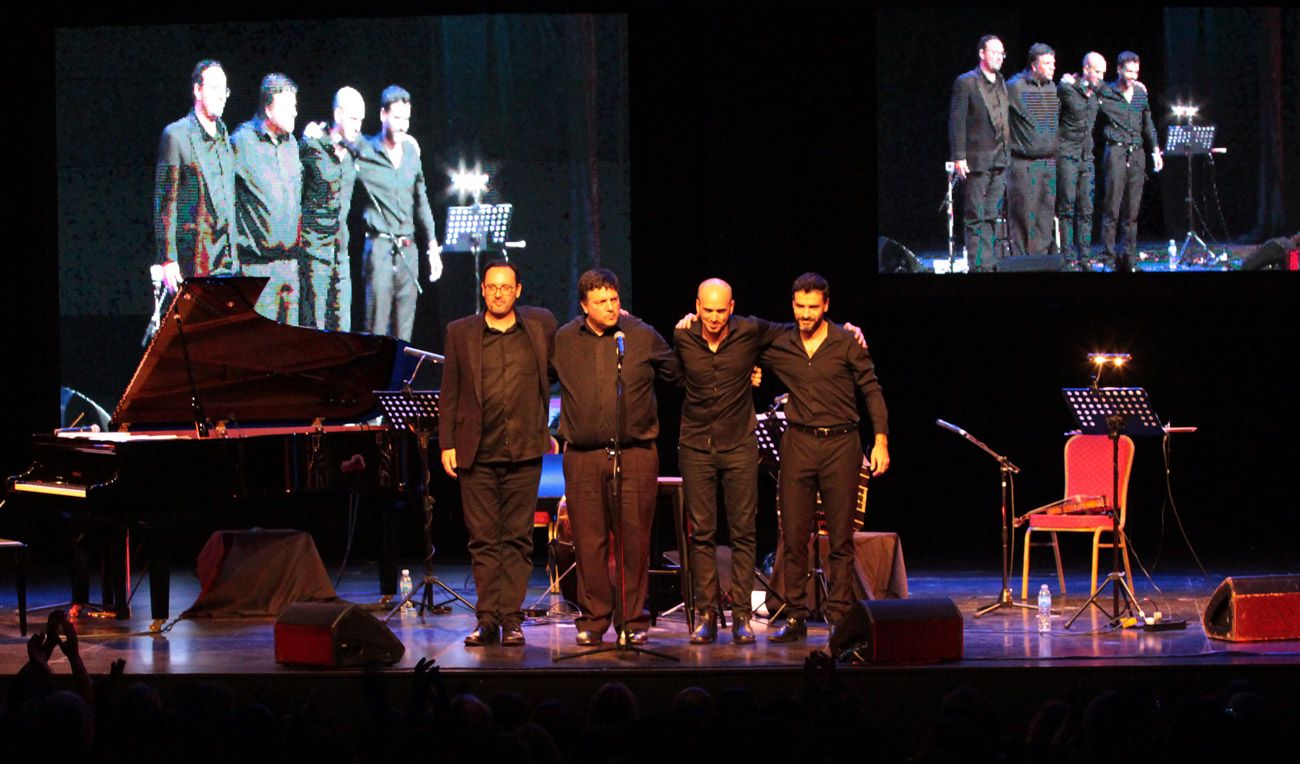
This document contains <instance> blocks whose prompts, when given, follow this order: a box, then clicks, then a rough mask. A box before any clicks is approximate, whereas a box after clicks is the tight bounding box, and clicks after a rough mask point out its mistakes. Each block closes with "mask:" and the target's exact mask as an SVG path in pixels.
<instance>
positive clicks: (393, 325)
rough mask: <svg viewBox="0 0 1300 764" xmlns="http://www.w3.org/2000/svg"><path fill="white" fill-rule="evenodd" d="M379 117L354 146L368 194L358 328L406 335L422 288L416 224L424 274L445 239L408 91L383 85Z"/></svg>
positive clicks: (433, 274) (436, 263)
mask: <svg viewBox="0 0 1300 764" xmlns="http://www.w3.org/2000/svg"><path fill="white" fill-rule="evenodd" d="M379 119H380V122H382V123H383V129H382V130H380V132H379V134H378V135H375V136H373V137H367V138H366V139H364V140H363V141H361V144H360V151H359V152H358V154H357V176H358V177H359V178H360V179H361V184H362V186H363V187H364V188H365V190H366V197H367V202H366V212H365V217H366V248H365V253H364V254H363V255H362V265H361V270H362V278H363V279H364V280H365V285H366V287H365V289H366V297H365V299H366V307H365V322H364V325H363V326H362V330H363V331H366V332H370V333H372V334H388V335H392V336H394V337H396V338H398V339H399V340H408V341H409V340H410V339H411V331H412V329H413V328H414V326H415V301H416V298H417V297H418V296H419V292H420V285H419V281H420V278H419V277H420V274H419V269H420V263H419V259H418V256H417V254H416V246H415V244H416V242H415V235H416V229H417V228H418V229H419V232H420V234H421V236H423V237H424V239H425V241H426V242H427V243H426V245H425V254H426V256H427V257H428V260H429V281H437V280H438V277H439V276H441V275H442V256H441V253H442V247H440V246H438V238H437V234H436V231H435V229H434V223H433V210H432V209H431V208H430V207H429V193H428V190H427V189H426V188H425V185H424V167H423V165H422V164H421V162H420V144H418V143H416V141H415V139H414V138H412V137H411V136H410V135H409V134H408V132H407V131H408V130H410V129H411V94H410V93H408V92H407V91H406V90H405V89H403V88H401V87H398V86H397V85H389V86H388V87H386V88H384V92H383V93H382V94H381V95H380V100H379Z"/></svg>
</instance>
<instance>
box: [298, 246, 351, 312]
mask: <svg viewBox="0 0 1300 764" xmlns="http://www.w3.org/2000/svg"><path fill="white" fill-rule="evenodd" d="M334 249H335V248H334V246H332V245H326V246H323V247H306V248H305V251H304V254H303V258H302V266H301V271H300V274H299V278H300V280H301V282H302V289H301V292H302V299H301V300H300V301H299V305H298V320H299V323H300V325H302V326H314V327H316V328H317V329H328V330H330V331H338V332H350V331H352V262H351V258H349V257H348V253H346V252H344V253H342V254H341V256H339V257H338V258H337V259H336V258H335V254H334Z"/></svg>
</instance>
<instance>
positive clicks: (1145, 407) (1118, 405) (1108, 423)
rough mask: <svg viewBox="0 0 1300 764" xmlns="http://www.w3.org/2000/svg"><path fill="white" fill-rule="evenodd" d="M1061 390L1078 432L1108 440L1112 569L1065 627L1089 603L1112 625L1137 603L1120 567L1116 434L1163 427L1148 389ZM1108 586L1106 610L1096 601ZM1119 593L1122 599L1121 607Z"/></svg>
mask: <svg viewBox="0 0 1300 764" xmlns="http://www.w3.org/2000/svg"><path fill="white" fill-rule="evenodd" d="M1061 392H1062V393H1063V394H1064V395H1065V403H1066V405H1067V406H1069V408H1070V413H1071V414H1073V415H1074V421H1075V424H1077V425H1078V426H1079V431H1080V432H1082V433H1083V434H1085V435H1105V436H1106V437H1108V438H1110V442H1111V495H1110V517H1111V570H1110V573H1108V574H1106V582H1105V583H1104V584H1102V585H1101V586H1099V587H1097V591H1095V592H1093V593H1092V596H1091V597H1089V598H1088V601H1087V602H1085V603H1083V605H1081V606H1080V607H1079V610H1078V612H1076V613H1075V614H1074V615H1073V616H1071V617H1070V620H1069V621H1067V622H1066V624H1065V628H1066V629H1069V628H1070V626H1072V625H1073V624H1074V622H1075V621H1076V620H1078V618H1079V616H1081V615H1083V611H1085V610H1087V609H1088V606H1089V605H1093V606H1095V607H1096V608H1097V609H1098V610H1100V611H1101V612H1102V614H1104V615H1105V616H1107V617H1108V618H1109V619H1110V622H1111V625H1112V626H1113V625H1115V624H1117V623H1119V622H1120V620H1121V618H1122V616H1123V615H1124V614H1126V613H1127V614H1128V615H1130V616H1131V615H1132V613H1133V608H1134V607H1135V606H1137V605H1138V601H1137V595H1135V594H1134V593H1133V586H1132V584H1131V583H1130V582H1129V581H1128V579H1127V578H1125V577H1124V572H1123V571H1122V570H1120V559H1119V546H1120V536H1119V534H1120V529H1119V436H1120V435H1129V436H1135V435H1157V434H1163V433H1164V429H1163V428H1162V427H1161V425H1160V417H1158V416H1156V412H1154V411H1152V410H1151V404H1150V402H1149V401H1147V391H1146V390H1143V389H1142V388H1140V387H1078V388H1063V389H1062V390H1061ZM1107 586H1109V587H1111V593H1112V595H1113V600H1112V612H1109V613H1107V612H1106V608H1104V607H1102V605H1101V603H1100V602H1098V601H1097V598H1098V597H1100V596H1101V593H1102V592H1104V591H1105V590H1106V587H1107ZM1121 594H1122V595H1123V598H1124V604H1123V606H1122V607H1121V605H1120V595H1121ZM1139 610H1140V607H1139Z"/></svg>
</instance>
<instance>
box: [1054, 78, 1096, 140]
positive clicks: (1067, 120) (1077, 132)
mask: <svg viewBox="0 0 1300 764" xmlns="http://www.w3.org/2000/svg"><path fill="white" fill-rule="evenodd" d="M1056 95H1057V97H1058V98H1060V99H1061V122H1060V127H1059V129H1058V131H1057V137H1058V138H1059V139H1060V152H1061V155H1062V156H1068V157H1071V158H1072V159H1081V158H1086V159H1091V158H1092V147H1093V140H1092V129H1093V127H1094V126H1095V125H1096V124H1097V109H1098V107H1099V105H1100V103H1101V98H1100V96H1099V95H1098V93H1097V91H1096V90H1095V89H1094V88H1093V87H1092V85H1090V84H1088V81H1087V80H1085V79H1082V78H1080V79H1077V80H1075V81H1074V82H1072V83H1070V84H1068V85H1067V84H1066V83H1064V82H1061V83H1058V84H1057V86H1056Z"/></svg>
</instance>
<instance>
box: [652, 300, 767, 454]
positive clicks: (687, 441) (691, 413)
mask: <svg viewBox="0 0 1300 764" xmlns="http://www.w3.org/2000/svg"><path fill="white" fill-rule="evenodd" d="M789 328H790V325H789V324H776V323H773V322H771V321H765V320H763V319H761V318H755V317H754V316H743V317H742V316H732V317H731V320H730V321H729V322H728V324H727V336H726V337H725V338H723V340H722V343H721V344H719V345H718V349H717V351H713V350H710V349H709V343H708V340H706V339H705V338H704V329H703V325H702V324H701V323H700V322H699V321H696V322H695V323H693V324H692V325H691V328H690V329H678V330H676V331H675V332H674V333H673V344H674V345H676V347H677V355H678V357H679V358H680V359H681V363H682V370H683V372H684V375H685V380H686V397H685V400H684V401H683V402H682V428H681V436H680V439H679V441H678V442H679V443H680V444H681V445H683V446H686V447H688V448H693V449H695V450H697V451H713V450H717V451H729V450H731V449H733V448H735V447H737V446H739V445H742V444H744V443H745V442H746V441H747V440H750V439H752V438H753V434H754V427H755V425H756V422H755V420H754V394H753V392H752V390H753V388H752V387H751V386H750V374H751V372H752V371H753V369H754V365H755V364H757V363H758V359H759V356H761V355H762V354H763V351H764V350H766V349H767V348H768V346H769V345H771V344H772V342H773V341H774V340H775V339H776V338H777V337H779V336H781V334H782V333H783V332H784V331H786V330H788V329H789Z"/></svg>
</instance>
